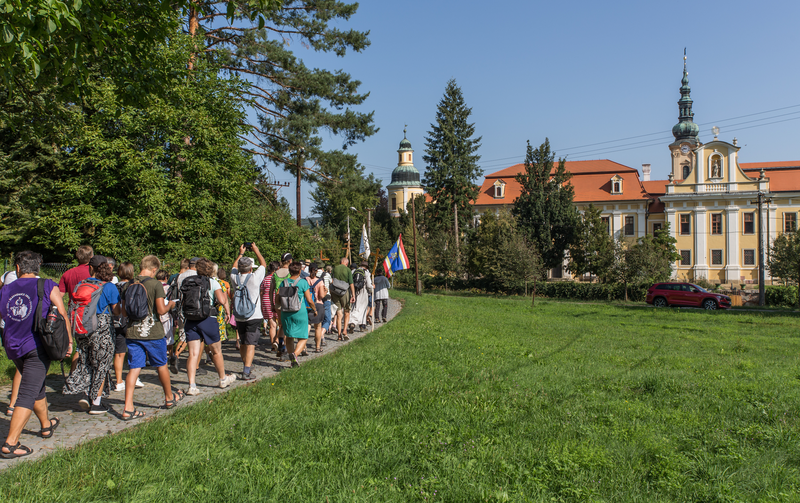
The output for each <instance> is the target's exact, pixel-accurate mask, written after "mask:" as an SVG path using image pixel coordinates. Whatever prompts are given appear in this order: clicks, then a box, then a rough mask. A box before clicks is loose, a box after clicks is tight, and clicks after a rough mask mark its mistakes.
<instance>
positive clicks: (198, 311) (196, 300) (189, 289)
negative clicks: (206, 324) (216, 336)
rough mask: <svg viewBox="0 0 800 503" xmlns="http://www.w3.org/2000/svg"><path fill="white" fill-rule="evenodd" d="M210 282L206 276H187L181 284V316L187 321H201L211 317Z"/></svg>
mask: <svg viewBox="0 0 800 503" xmlns="http://www.w3.org/2000/svg"><path fill="white" fill-rule="evenodd" d="M209 290H211V280H209V278H208V276H199V275H195V276H189V277H188V278H186V279H184V280H183V283H181V297H182V298H183V305H182V310H183V316H184V318H186V319H187V320H193V321H203V320H205V319H206V318H208V317H209V316H211V298H210V297H209V296H208V291H209Z"/></svg>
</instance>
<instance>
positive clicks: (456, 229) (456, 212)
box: [453, 203, 459, 264]
mask: <svg viewBox="0 0 800 503" xmlns="http://www.w3.org/2000/svg"><path fill="white" fill-rule="evenodd" d="M453 215H454V219H455V222H454V223H455V231H456V264H458V262H459V256H458V204H457V203H453Z"/></svg>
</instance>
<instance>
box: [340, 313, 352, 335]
mask: <svg viewBox="0 0 800 503" xmlns="http://www.w3.org/2000/svg"><path fill="white" fill-rule="evenodd" d="M349 324H350V313H349V312H346V313H344V326H343V327H342V328H343V329H344V335H347V327H348V325H349Z"/></svg>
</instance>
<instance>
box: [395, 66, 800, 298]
mask: <svg viewBox="0 0 800 503" xmlns="http://www.w3.org/2000/svg"><path fill="white" fill-rule="evenodd" d="M680 94H681V97H680V99H679V100H678V123H677V124H676V125H675V126H674V127H673V128H672V134H673V136H674V137H675V141H674V142H673V143H671V144H670V145H669V152H670V164H671V172H670V174H669V178H668V179H667V180H650V165H649V164H644V165H642V172H641V175H640V173H639V171H638V170H636V169H634V168H631V167H628V166H624V165H622V164H619V163H616V162H613V161H610V160H607V159H604V160H590V161H567V162H566V169H567V171H569V172H571V173H572V175H573V177H572V179H571V180H570V182H569V183H571V184H572V185H573V187H574V189H575V198H574V202H575V205H576V206H577V209H578V210H579V211H583V210H585V209H586V208H587V207H588V206H589V205H590V204H591V205H594V206H595V207H598V208H600V209H601V210H602V218H603V221H604V222H605V223H606V225H607V227H608V231H609V233H611V234H612V236H613V237H614V238H615V239H625V240H630V241H633V240H635V239H637V238H639V237H641V236H643V235H645V234H646V233H653V232H655V231H656V230H658V229H661V228H663V227H665V224H666V223H667V222H668V223H669V229H670V233H671V234H672V236H673V237H674V238H676V240H677V243H676V248H677V250H678V252H679V253H680V255H681V259H680V260H679V261H676V263H675V264H674V266H673V277H674V278H676V279H680V280H688V281H693V280H698V279H700V278H704V279H707V280H709V281H711V282H719V283H732V284H734V285H738V284H742V283H744V284H746V283H754V282H757V280H758V235H757V233H758V215H757V211H758V206H757V203H756V200H757V198H758V194H759V192H761V193H763V195H764V198H765V200H768V201H770V202H769V204H766V205H764V206H763V209H762V215H761V217H762V219H763V222H764V228H763V236H764V238H765V239H764V242H765V253H766V250H767V249H768V247H769V244H770V243H771V242H772V241H773V240H774V239H775V238H776V237H777V236H778V235H779V234H780V233H783V232H795V231H796V229H797V218H798V211H799V210H800V161H788V162H748V163H740V162H739V151H740V150H741V147H739V146H738V145H737V143H738V142H737V140H736V138H734V139H733V141H732V142H730V143H729V142H726V141H722V140H719V139H717V137H716V136H715V137H714V139H713V140H712V141H710V142H708V143H705V144H704V143H702V142H701V141H700V140H699V138H698V135H699V127H698V126H697V124H695V123H694V113H693V112H692V99H691V93H690V87H689V77H688V73H687V71H686V59H685V57H684V69H683V78H682V80H681V87H680ZM401 147H402V144H401ZM409 147H410V145H409ZM521 172H524V165H523V164H516V165H514V166H511V167H508V168H506V169H503V170H500V171H497V172H495V173H491V174H488V175H486V177H485V179H484V181H483V184H482V186H481V190H480V194H479V196H478V198H477V199H476V201H475V203H474V205H475V209H476V213H477V214H478V215H480V214H481V213H484V212H487V211H498V210H499V209H500V208H502V207H510V206H511V205H513V203H514V200H515V199H516V198H517V196H519V194H520V185H519V183H518V182H517V181H516V180H515V175H516V174H518V173H521ZM392 180H393V183H394V174H393V176H392ZM390 187H391V186H390ZM564 265H565V266H566V260H565V264H564ZM768 274H769V273H768V272H767V275H768ZM550 275H551V277H553V278H561V277H569V275H568V273H567V272H566V270H565V267H562V268H556V269H554V270H553V271H551V273H550ZM767 277H769V276H767Z"/></svg>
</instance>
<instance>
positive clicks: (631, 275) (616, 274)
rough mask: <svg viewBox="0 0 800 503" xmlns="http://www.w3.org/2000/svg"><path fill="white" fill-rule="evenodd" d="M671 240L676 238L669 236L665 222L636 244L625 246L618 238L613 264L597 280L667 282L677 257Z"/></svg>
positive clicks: (674, 240)
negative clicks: (604, 274) (660, 227)
mask: <svg viewBox="0 0 800 503" xmlns="http://www.w3.org/2000/svg"><path fill="white" fill-rule="evenodd" d="M675 243H677V240H676V239H675V238H673V237H672V236H671V235H670V232H669V222H667V225H666V226H665V227H664V228H662V229H660V230H657V231H656V232H655V234H645V235H644V236H642V237H640V238H639V239H637V240H636V243H633V244H630V245H629V244H628V243H626V242H625V241H623V240H619V241H617V242H615V244H614V255H615V257H616V265H615V266H614V267H613V268H612V269H611V270H610V271H609V272H608V273H607V276H605V277H603V278H601V279H603V280H605V281H611V280H613V281H618V282H621V283H625V284H626V285H627V284H632V283H633V284H635V283H645V284H647V283H657V282H660V281H667V280H668V279H669V278H670V276H672V266H673V264H674V263H675V261H676V260H679V259H680V258H681V256H680V254H679V253H678V251H677V249H676V248H675ZM626 296H627V292H626Z"/></svg>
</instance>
